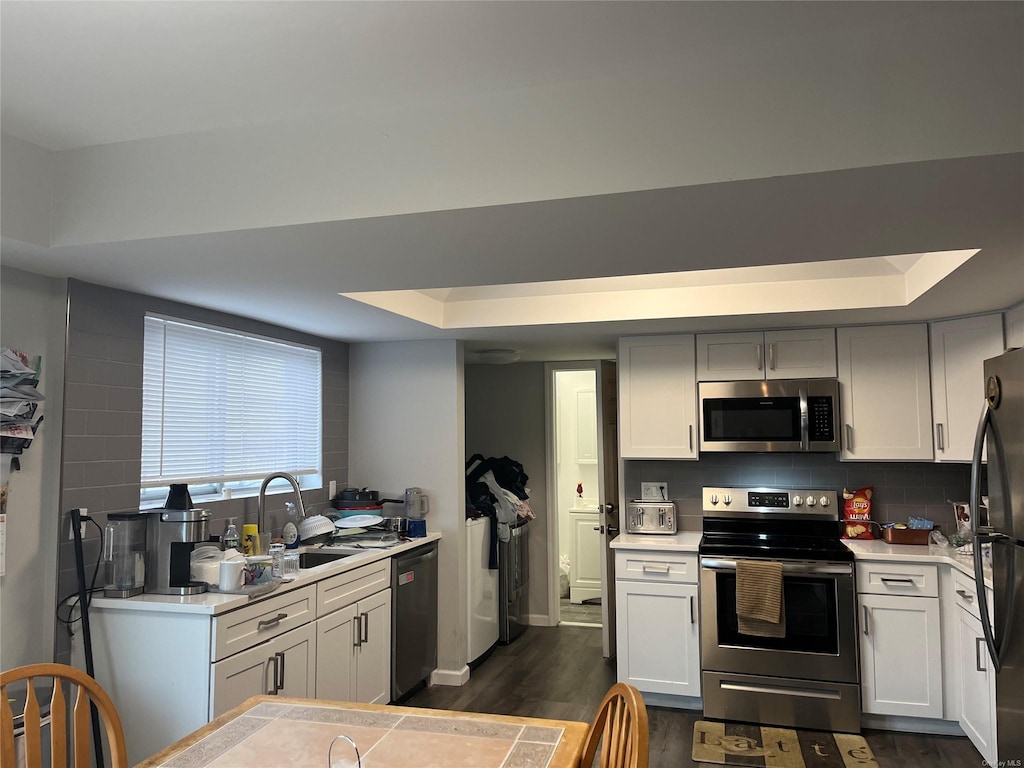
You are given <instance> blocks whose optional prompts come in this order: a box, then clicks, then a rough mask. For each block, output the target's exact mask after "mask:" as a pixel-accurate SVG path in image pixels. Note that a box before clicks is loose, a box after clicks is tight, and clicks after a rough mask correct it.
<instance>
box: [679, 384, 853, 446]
mask: <svg viewBox="0 0 1024 768" xmlns="http://www.w3.org/2000/svg"><path fill="white" fill-rule="evenodd" d="M697 392H698V398H699V401H700V450H701V451H756V452H780V451H785V452H790V453H792V452H815V453H828V452H831V451H838V450H839V423H840V422H839V382H838V381H836V380H835V379H777V380H775V381H702V382H700V383H699V384H698V386H697Z"/></svg>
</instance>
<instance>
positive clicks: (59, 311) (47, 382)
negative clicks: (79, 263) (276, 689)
mask: <svg viewBox="0 0 1024 768" xmlns="http://www.w3.org/2000/svg"><path fill="white" fill-rule="evenodd" d="M5 141H6V139H5ZM0 288H2V290H0V309H2V315H0V328H2V333H0V343H2V344H3V346H6V347H12V348H14V349H20V350H22V351H24V352H26V353H28V354H29V355H31V356H33V357H34V356H35V355H42V358H43V369H42V372H41V375H40V377H39V390H40V391H41V392H42V393H43V395H44V396H45V398H46V400H45V401H43V403H42V404H40V406H39V408H38V410H37V411H36V416H37V417H38V416H39V415H40V414H42V415H43V416H44V417H45V419H44V421H43V423H42V425H41V426H40V427H39V431H38V432H36V436H35V439H34V440H33V441H32V445H31V446H30V447H29V448H28V449H27V450H26V451H25V452H24V453H23V454H22V455H21V457H20V460H21V470H20V471H15V472H12V473H11V474H10V476H9V477H7V476H6V474H5V476H4V479H5V480H6V481H7V482H8V488H9V496H8V503H7V513H8V515H7V531H6V537H7V546H6V554H5V558H6V563H5V564H6V573H5V574H4V575H3V576H2V577H0V669H10V668H12V667H19V666H22V665H25V664H37V663H40V662H48V661H51V660H52V659H53V627H54V619H53V610H52V608H43V609H41V608H40V606H53V604H54V590H55V586H56V585H55V580H56V575H57V574H56V569H55V567H54V563H55V562H56V560H57V511H58V510H59V508H60V479H59V478H60V449H61V439H60V434H61V417H62V413H63V394H64V319H65V317H66V316H67V281H66V280H64V279H62V278H61V279H58V278H51V277H43V276H42V275H34V274H30V273H28V272H22V271H20V270H16V269H10V268H7V267H4V268H3V269H0ZM2 458H3V462H4V465H5V466H6V465H8V463H9V460H10V457H9V456H3V457H2Z"/></svg>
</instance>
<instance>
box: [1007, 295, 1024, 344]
mask: <svg viewBox="0 0 1024 768" xmlns="http://www.w3.org/2000/svg"><path fill="white" fill-rule="evenodd" d="M1004 317H1005V319H1006V349H1017V348H1019V347H1024V304H1018V305H1017V306H1016V307H1013V308H1012V309H1008V310H1006V313H1005V315H1004Z"/></svg>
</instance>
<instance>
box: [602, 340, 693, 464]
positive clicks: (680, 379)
mask: <svg viewBox="0 0 1024 768" xmlns="http://www.w3.org/2000/svg"><path fill="white" fill-rule="evenodd" d="M693 345H694V337H693V334H692V333H687V334H680V335H676V336H637V337H627V338H622V339H619V366H618V368H619V450H620V453H621V455H622V457H623V458H626V459H695V458H697V384H696V380H695V378H694V358H693V355H694V351H693V350H694V347H693Z"/></svg>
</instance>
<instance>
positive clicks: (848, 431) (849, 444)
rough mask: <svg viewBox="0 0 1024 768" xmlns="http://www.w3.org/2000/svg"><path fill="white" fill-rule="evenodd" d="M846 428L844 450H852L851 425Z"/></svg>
mask: <svg viewBox="0 0 1024 768" xmlns="http://www.w3.org/2000/svg"><path fill="white" fill-rule="evenodd" d="M845 426H846V450H848V451H852V450H853V425H852V424H847V425H845Z"/></svg>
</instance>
